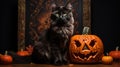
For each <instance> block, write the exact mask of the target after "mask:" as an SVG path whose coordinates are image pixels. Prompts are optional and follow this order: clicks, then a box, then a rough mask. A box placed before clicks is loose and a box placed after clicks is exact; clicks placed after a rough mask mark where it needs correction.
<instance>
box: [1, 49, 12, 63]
mask: <svg viewBox="0 0 120 67" xmlns="http://www.w3.org/2000/svg"><path fill="white" fill-rule="evenodd" d="M0 59H1V63H2V64H11V63H12V61H13V58H12V56H10V55H8V54H7V51H5V55H1V57H0Z"/></svg>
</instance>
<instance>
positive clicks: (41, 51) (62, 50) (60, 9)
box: [32, 4, 74, 65]
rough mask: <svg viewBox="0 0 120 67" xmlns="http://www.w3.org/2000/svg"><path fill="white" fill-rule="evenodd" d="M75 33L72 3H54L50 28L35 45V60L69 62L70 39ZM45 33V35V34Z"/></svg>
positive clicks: (58, 62)
mask: <svg viewBox="0 0 120 67" xmlns="http://www.w3.org/2000/svg"><path fill="white" fill-rule="evenodd" d="M73 33H74V18H73V14H72V6H71V4H67V5H66V6H56V5H55V4H53V5H52V12H51V16H50V28H49V29H48V30H47V31H44V32H43V33H42V38H41V39H40V41H39V42H37V44H36V45H35V47H34V50H33V54H32V57H33V60H34V61H33V62H36V63H47V62H48V63H52V64H57V65H61V64H67V63H68V60H67V50H68V41H69V39H70V37H71V36H72V35H73ZM43 34H44V35H43Z"/></svg>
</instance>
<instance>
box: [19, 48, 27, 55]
mask: <svg viewBox="0 0 120 67" xmlns="http://www.w3.org/2000/svg"><path fill="white" fill-rule="evenodd" d="M17 55H19V56H29V53H28V51H25V50H23V49H21V50H20V51H18V52H17Z"/></svg>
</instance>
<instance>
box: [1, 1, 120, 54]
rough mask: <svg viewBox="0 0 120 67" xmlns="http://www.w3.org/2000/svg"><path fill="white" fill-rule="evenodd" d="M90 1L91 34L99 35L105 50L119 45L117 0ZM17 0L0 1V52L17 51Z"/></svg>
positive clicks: (119, 32) (119, 20) (118, 6)
mask: <svg viewBox="0 0 120 67" xmlns="http://www.w3.org/2000/svg"><path fill="white" fill-rule="evenodd" d="M91 1H92V6H91V7H92V8H91V11H92V16H91V18H92V34H95V35H97V36H99V37H100V38H101V39H102V41H103V44H104V49H105V52H109V51H111V50H114V49H115V47H116V46H120V30H119V29H120V28H119V27H120V25H119V22H120V19H119V16H120V13H119V12H120V11H119V8H120V5H119V4H120V2H118V1H119V0H91ZM17 5H18V0H2V1H1V2H0V53H1V52H4V51H5V50H12V51H17V26H18V25H17V22H18V6H17Z"/></svg>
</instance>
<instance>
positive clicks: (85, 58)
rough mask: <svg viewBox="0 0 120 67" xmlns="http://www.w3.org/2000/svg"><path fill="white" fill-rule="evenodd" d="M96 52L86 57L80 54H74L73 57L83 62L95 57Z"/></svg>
mask: <svg viewBox="0 0 120 67" xmlns="http://www.w3.org/2000/svg"><path fill="white" fill-rule="evenodd" d="M96 54H97V52H91V53H89V54H87V55H85V54H81V53H74V56H75V57H77V58H81V59H83V60H88V59H89V58H91V57H92V58H94V56H96Z"/></svg>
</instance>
